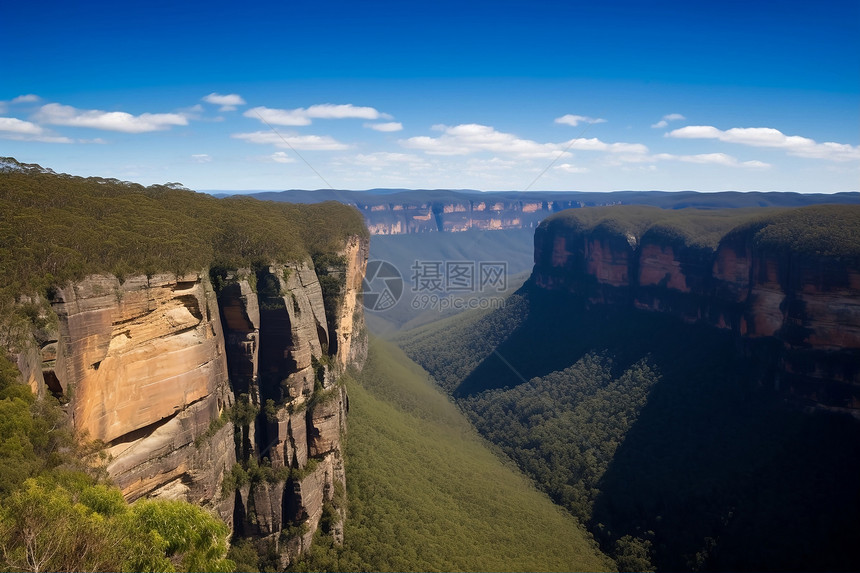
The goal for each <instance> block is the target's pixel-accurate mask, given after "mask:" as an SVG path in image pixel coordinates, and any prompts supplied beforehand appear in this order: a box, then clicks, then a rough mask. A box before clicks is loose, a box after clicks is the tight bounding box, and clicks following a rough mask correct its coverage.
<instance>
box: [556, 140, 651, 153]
mask: <svg viewBox="0 0 860 573" xmlns="http://www.w3.org/2000/svg"><path fill="white" fill-rule="evenodd" d="M563 146H564V147H565V148H568V149H575V150H577V151H605V152H607V153H633V154H642V153H648V147H647V146H645V145H643V144H641V143H623V142H620V143H606V142H604V141H600V140H599V139H597V138H596V137H593V138H591V139H584V138H581V137H580V138H578V139H571V140H570V141H568V142H566V143H564V144H563ZM568 146H569V147H568Z"/></svg>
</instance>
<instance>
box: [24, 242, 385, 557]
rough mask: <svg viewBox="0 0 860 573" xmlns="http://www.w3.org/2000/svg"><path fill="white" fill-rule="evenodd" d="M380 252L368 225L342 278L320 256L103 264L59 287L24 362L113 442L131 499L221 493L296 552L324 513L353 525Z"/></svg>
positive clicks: (208, 500)
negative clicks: (374, 265) (362, 378)
mask: <svg viewBox="0 0 860 573" xmlns="http://www.w3.org/2000/svg"><path fill="white" fill-rule="evenodd" d="M367 254H368V242H367V240H366V238H364V239H362V238H358V237H353V238H350V239H349V240H348V241H347V242H346V244H345V246H344V247H343V249H342V251H341V252H339V253H337V254H336V257H335V260H338V261H343V265H340V266H339V267H338V268H337V269H336V271H337V273H339V275H338V276H341V277H342V278H343V280H342V281H340V282H337V281H329V283H326V284H327V286H326V288H333V287H332V286H331V285H333V284H335V283H336V284H337V285H339V286H338V289H339V292H334V293H324V292H323V285H321V282H320V280H319V278H318V276H317V273H316V271H315V269H314V267H313V265H312V263H310V262H289V263H278V264H272V265H270V266H268V267H263V268H256V269H253V270H252V269H238V270H223V269H213V270H212V271H211V273H210V272H200V273H191V274H188V275H185V276H181V277H176V276H174V275H172V274H165V275H155V276H150V277H146V276H132V277H128V278H126V279H125V280H124V281H120V280H119V279H117V277H115V276H111V275H93V276H89V277H87V278H86V279H84V280H82V281H79V282H76V283H74V284H71V285H68V286H66V287H65V288H62V289H59V290H58V291H57V292H56V293H55V296H54V298H53V300H52V302H51V304H52V307H53V310H54V312H55V314H56V316H57V318H58V320H57V321H56V327H55V328H53V329H52V330H50V331H48V332H43V333H40V334H39V336H37V337H36V338H37V339H38V340H37V341H36V343H31V344H30V345H29V346H27V349H26V350H24V351H22V352H20V353H19V354H18V355H17V358H18V366H19V369H20V370H21V371H22V373H23V375H24V379H25V381H26V382H27V383H28V384H29V385H30V386H31V388H33V390H34V391H36V392H37V393H42V394H44V393H47V392H51V393H53V394H54V395H56V396H58V397H61V398H62V400H63V401H65V402H66V404H67V405H66V408H67V410H68V412H69V414H70V416H71V418H72V420H73V422H74V426H75V428H76V430H78V431H79V432H81V434H82V435H84V436H86V437H87V438H88V439H93V440H100V441H102V442H104V443H105V445H106V450H107V452H108V453H109V455H110V458H109V460H110V461H109V464H108V466H107V470H108V473H109V474H110V476H111V477H112V479H113V481H114V482H115V483H116V484H117V485H118V486H119V487H120V488H121V489H122V491H123V494H124V495H125V497H126V498H127V499H129V500H134V499H137V498H140V497H144V496H149V497H163V498H169V499H185V500H187V501H191V502H193V503H197V504H200V505H203V506H206V507H209V508H211V509H213V510H215V511H217V512H218V513H219V514H220V515H221V517H222V518H223V519H224V520H225V521H226V522H227V523H228V524H231V525H232V526H233V527H234V530H235V531H236V532H237V533H238V534H240V535H247V536H250V537H252V538H255V539H257V540H258V542H259V544H260V548H261V549H265V550H267V551H268V550H270V549H272V548H274V549H275V550H276V551H278V552H279V554H280V555H281V560H282V564H283V565H286V564H288V563H289V562H290V560H292V559H293V558H294V557H295V556H296V555H298V554H299V553H300V552H301V551H303V550H304V549H306V548H307V547H308V546H309V544H310V541H311V539H312V537H313V534H314V532H315V531H316V530H317V528H318V527H319V526H320V523H321V522H322V523H323V524H324V525H325V527H326V529H327V531H328V532H329V533H331V534H333V535H334V536H335V539H339V538H340V536H341V531H342V529H341V527H342V526H341V525H340V523H341V522H342V519H343V512H344V506H343V500H342V495H340V497H338V493H337V492H341V493H342V492H344V491H345V490H344V488H343V484H344V481H345V475H344V469H343V459H342V452H341V436H342V435H343V433H344V432H345V429H346V412H347V404H348V400H347V396H346V391H345V388H344V386H343V384H342V381H341V380H340V377H341V375H342V374H343V373H344V372H345V370H346V369H347V368H348V367H351V366H357V367H360V366H361V364H363V361H364V357H365V356H366V354H367V334H366V331H365V328H364V315H363V313H362V312H361V305H360V301H359V298H358V297H359V293H360V288H361V283H362V279H363V277H364V271H365V268H366V264H367ZM213 284H214V285H215V286H213ZM326 298H328V299H329V300H332V301H336V302H337V304H336V305H335V306H334V307H333V312H332V313H331V314H333V316H327V315H326V303H325V302H324V299H326ZM237 472H238V474H244V475H245V476H246V477H247V478H248V479H249V480H250V483H246V484H244V485H242V484H241V483H237V482H236V475H237ZM225 480H227V481H225ZM240 481H241V480H240ZM234 483H237V485H239V486H240V487H238V488H234V487H232V485H231V484H234ZM225 484H226V485H225ZM336 498H337V499H336ZM335 500H336V501H335ZM324 510H325V511H324ZM326 512H327V513H326ZM324 514H325V515H327V516H328V517H326V518H324Z"/></svg>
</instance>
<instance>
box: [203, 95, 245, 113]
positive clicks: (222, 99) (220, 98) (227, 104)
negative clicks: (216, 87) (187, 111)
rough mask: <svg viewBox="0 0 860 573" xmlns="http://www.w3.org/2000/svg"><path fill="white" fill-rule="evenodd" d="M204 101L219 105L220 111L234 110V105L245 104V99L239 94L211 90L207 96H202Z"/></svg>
mask: <svg viewBox="0 0 860 573" xmlns="http://www.w3.org/2000/svg"><path fill="white" fill-rule="evenodd" d="M202 99H203V101H205V102H206V103H212V104H215V105H220V106H221V109H220V111H234V110H235V109H236V106H239V105H245V100H244V99H243V98H242V96H240V95H239V94H225V95H222V94H219V93H215V92H212V93H211V94H209V95H208V96H206V97H204V98H202Z"/></svg>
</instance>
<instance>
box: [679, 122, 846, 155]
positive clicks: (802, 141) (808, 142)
mask: <svg viewBox="0 0 860 573" xmlns="http://www.w3.org/2000/svg"><path fill="white" fill-rule="evenodd" d="M666 136H667V137H675V138H681V139H717V140H719V141H724V142H727V143H738V144H740V145H749V146H751V147H770V148H775V149H784V150H785V151H786V152H787V153H788V154H789V155H794V156H796V157H807V158H813V159H827V160H830V161H856V160H858V159H860V146H854V145H849V144H845V143H834V142H831V141H828V142H825V143H817V142H816V141H815V140H814V139H809V138H808V137H801V136H799V135H785V134H784V133H782V132H781V131H779V130H778V129H773V128H770V127H733V128H731V129H728V130H725V131H723V130H721V129H717V128H716V127H713V126H710V125H690V126H687V127H682V128H680V129H676V130H673V131H670V132H669V133H667V134H666Z"/></svg>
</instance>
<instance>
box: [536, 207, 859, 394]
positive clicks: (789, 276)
mask: <svg viewBox="0 0 860 573" xmlns="http://www.w3.org/2000/svg"><path fill="white" fill-rule="evenodd" d="M532 280H533V281H534V282H535V284H537V285H538V286H540V287H543V288H545V289H548V290H562V291H567V292H571V293H573V294H575V295H577V296H581V297H584V298H585V300H586V301H588V302H589V303H590V304H602V303H605V304H614V305H621V306H625V307H633V308H638V309H641V310H645V311H651V312H665V313H669V314H672V315H675V316H677V317H678V318H680V319H681V320H684V321H685V322H704V323H706V324H710V325H712V326H714V327H717V328H721V329H726V330H730V331H732V332H733V333H734V334H735V335H737V336H739V337H740V338H741V339H743V340H746V341H749V342H750V344H757V343H756V342H755V341H757V340H760V341H766V340H773V341H778V346H779V347H780V348H781V350H780V352H779V356H776V357H774V361H775V363H776V364H777V366H776V368H777V370H778V371H779V372H780V374H779V379H778V380H775V381H774V384H775V385H777V386H779V387H780V389H781V390H782V391H784V392H786V393H787V394H788V395H790V396H793V397H794V398H797V399H799V400H801V401H806V402H808V403H812V404H817V405H819V406H822V407H835V408H845V409H848V410H854V411H860V265H858V264H857V263H856V262H850V261H849V262H846V261H844V260H835V259H828V258H816V257H810V256H809V255H803V254H796V253H785V252H780V253H777V252H774V251H768V250H764V249H761V248H757V247H755V246H754V244H753V240H752V232H750V233H747V234H743V233H741V234H737V233H736V234H730V235H728V236H727V237H725V238H724V239H723V240H722V241H721V242H720V244H719V245H718V246H717V248H716V249H708V248H704V247H700V246H689V245H685V244H683V243H682V242H679V241H677V240H661V239H660V237H653V236H649V235H648V234H647V233H646V235H645V236H644V237H643V238H641V239H635V240H625V237H624V236H622V235H621V234H618V235H617V236H615V237H607V236H606V235H605V233H594V232H592V231H590V230H581V229H575V228H571V227H565V226H564V225H560V224H554V225H542V226H541V227H539V228H538V230H537V232H536V233H535V268H534V273H533V275H532ZM751 351H753V350H751Z"/></svg>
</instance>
